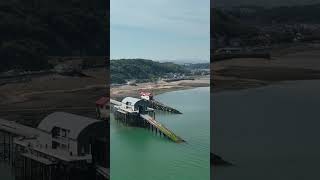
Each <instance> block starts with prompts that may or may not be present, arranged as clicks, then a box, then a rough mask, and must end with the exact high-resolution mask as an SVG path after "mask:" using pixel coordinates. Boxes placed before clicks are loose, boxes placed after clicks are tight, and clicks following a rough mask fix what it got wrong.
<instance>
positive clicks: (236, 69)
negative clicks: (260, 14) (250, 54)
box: [211, 43, 320, 92]
mask: <svg viewBox="0 0 320 180" xmlns="http://www.w3.org/2000/svg"><path fill="white" fill-rule="evenodd" d="M271 54H272V58H271V59H270V60H267V59H258V58H238V59H229V60H225V61H220V62H212V63H211V69H212V71H211V76H212V77H214V79H213V80H211V84H212V88H213V92H221V91H226V90H241V89H249V88H257V87H262V86H267V85H271V84H275V83H280V82H284V81H296V80H316V79H320V61H319V60H318V59H320V45H319V44H316V43H315V44H311V43H309V44H305V45H304V46H303V45H301V44H297V45H291V46H288V47H282V48H280V49H276V48H274V49H273V50H271Z"/></svg>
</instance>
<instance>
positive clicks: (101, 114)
mask: <svg viewBox="0 0 320 180" xmlns="http://www.w3.org/2000/svg"><path fill="white" fill-rule="evenodd" d="M109 102H110V99H109V98H107V97H101V98H100V99H98V100H97V101H96V112H97V118H98V119H103V120H108V119H109V113H110V106H109V104H110V103H109Z"/></svg>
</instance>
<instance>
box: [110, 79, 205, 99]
mask: <svg viewBox="0 0 320 180" xmlns="http://www.w3.org/2000/svg"><path fill="white" fill-rule="evenodd" d="M197 87H210V77H209V76H203V77H197V78H195V79H194V80H181V81H174V82H164V81H160V82H157V83H151V82H149V83H137V84H136V85H123V86H118V87H111V88H110V97H111V98H114V99H117V100H121V99H122V98H124V97H126V96H131V97H139V96H140V95H139V92H140V91H141V90H145V91H150V92H152V93H153V95H154V96H156V95H159V94H163V93H166V92H171V91H178V90H186V89H193V88H197Z"/></svg>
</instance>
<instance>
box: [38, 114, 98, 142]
mask: <svg viewBox="0 0 320 180" xmlns="http://www.w3.org/2000/svg"><path fill="white" fill-rule="evenodd" d="M98 122H100V121H99V120H96V119H92V118H87V117H83V116H79V115H75V114H70V113H65V112H55V113H52V114H50V115H48V116H47V117H46V118H44V119H43V120H42V121H41V122H40V124H39V125H38V129H41V130H43V131H46V132H49V133H50V132H51V130H52V129H53V128H54V127H60V128H64V129H68V130H70V133H69V137H70V138H72V139H77V138H78V136H79V134H80V133H81V131H82V130H84V129H85V128H86V127H88V126H89V125H91V124H94V123H98Z"/></svg>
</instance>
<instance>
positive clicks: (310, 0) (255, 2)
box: [211, 0, 320, 7]
mask: <svg viewBox="0 0 320 180" xmlns="http://www.w3.org/2000/svg"><path fill="white" fill-rule="evenodd" d="M310 4H320V1H319V0H269V1H266V0H242V1H238V0H211V7H214V6H217V7H233V6H246V5H247V6H263V7H277V6H294V5H310Z"/></svg>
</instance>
